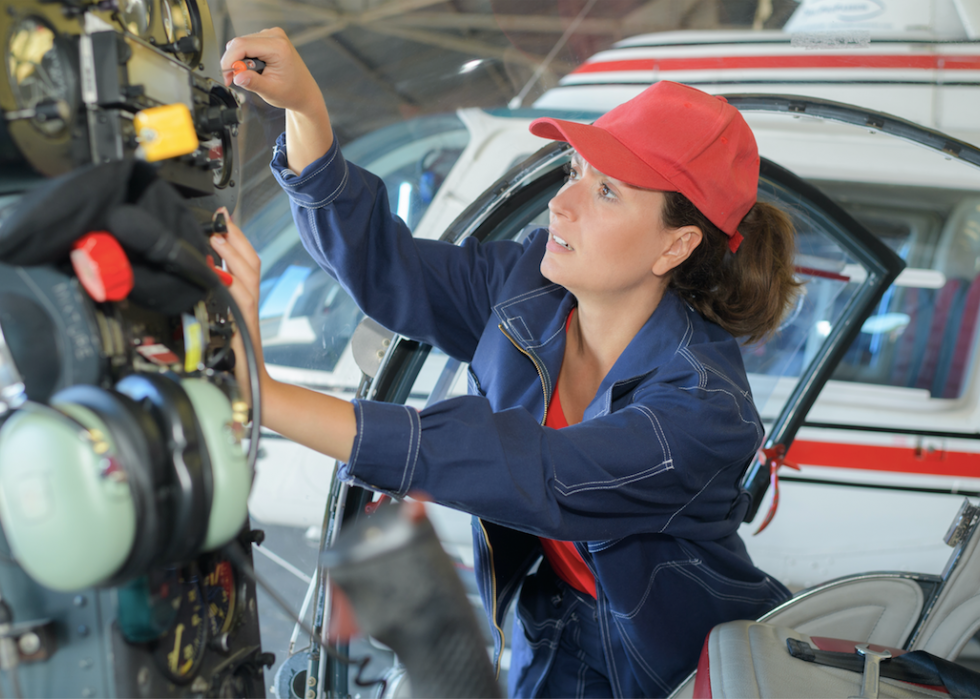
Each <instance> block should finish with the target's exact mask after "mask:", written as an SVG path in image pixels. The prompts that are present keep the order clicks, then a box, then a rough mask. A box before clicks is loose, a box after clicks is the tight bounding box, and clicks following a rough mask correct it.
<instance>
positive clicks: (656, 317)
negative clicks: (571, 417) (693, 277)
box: [494, 283, 694, 420]
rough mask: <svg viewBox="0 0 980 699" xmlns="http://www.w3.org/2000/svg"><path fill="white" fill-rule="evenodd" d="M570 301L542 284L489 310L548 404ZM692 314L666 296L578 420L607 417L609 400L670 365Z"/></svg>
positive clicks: (572, 299)
mask: <svg viewBox="0 0 980 699" xmlns="http://www.w3.org/2000/svg"><path fill="white" fill-rule="evenodd" d="M575 305H576V302H575V297H574V296H573V295H572V294H571V292H569V291H568V290H567V289H565V288H564V287H563V286H561V285H559V284H553V283H552V284H546V285H545V286H543V287H539V288H537V289H534V290H533V291H529V292H526V293H524V294H520V295H518V296H515V297H513V298H511V299H508V300H506V301H502V302H500V303H498V304H497V305H495V306H494V313H495V314H496V315H497V318H498V319H499V320H500V323H501V325H502V326H503V329H504V330H505V331H506V332H507V334H508V335H510V337H511V338H512V339H513V340H514V341H515V342H516V343H517V344H518V345H520V347H521V349H523V350H524V351H525V352H526V353H527V354H528V356H529V357H531V359H532V361H534V362H535V363H537V364H538V365H539V367H538V368H539V369H541V370H542V379H543V380H544V381H545V390H546V393H547V394H548V398H549V400H550V398H551V394H552V393H553V381H557V378H558V372H559V371H560V369H561V363H562V359H563V358H564V354H565V323H566V321H567V319H568V314H569V313H570V312H571V310H572V308H574V307H575ZM692 313H693V311H692V310H691V309H689V308H688V307H687V305H686V304H685V303H684V302H683V301H682V300H681V299H680V298H679V297H678V296H677V295H676V294H674V293H673V292H672V291H670V290H668V291H667V292H666V293H664V296H663V299H661V301H660V303H659V304H658V305H657V308H656V309H655V310H654V312H653V313H652V314H651V315H650V317H649V318H648V319H647V321H646V323H644V324H643V327H642V328H640V331H639V332H638V333H637V334H636V336H635V337H634V338H633V339H632V340H631V341H630V343H629V345H627V346H626V349H625V350H623V353H622V354H621V355H620V356H619V359H617V360H616V363H615V364H614V365H613V368H612V369H611V370H610V371H609V373H608V374H607V375H606V377H605V378H604V379H603V381H602V384H601V385H600V386H599V390H598V392H597V393H596V397H595V398H594V399H593V401H592V402H591V403H590V404H589V407H588V408H587V409H586V411H585V415H584V417H583V419H584V420H587V419H589V418H593V417H597V416H599V415H603V414H605V413H608V412H609V411H610V410H611V407H612V401H613V400H614V399H615V398H616V397H617V396H618V394H619V393H621V392H622V391H624V390H629V389H631V388H632V387H633V386H634V385H635V384H636V383H638V382H639V381H641V380H642V379H643V378H644V377H646V376H647V375H648V374H650V373H652V372H654V371H656V370H657V368H658V367H659V366H661V365H663V364H664V363H666V362H667V361H669V360H670V358H671V357H673V356H674V355H675V354H676V353H677V352H678V351H679V350H680V349H682V348H683V347H685V346H687V344H688V343H689V342H690V341H691V336H692V334H693V330H694V324H693V323H692V321H691V314H692Z"/></svg>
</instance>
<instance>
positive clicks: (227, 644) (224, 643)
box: [211, 633, 231, 653]
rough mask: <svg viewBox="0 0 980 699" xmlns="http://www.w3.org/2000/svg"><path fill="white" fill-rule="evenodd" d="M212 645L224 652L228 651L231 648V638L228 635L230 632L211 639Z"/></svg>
mask: <svg viewBox="0 0 980 699" xmlns="http://www.w3.org/2000/svg"><path fill="white" fill-rule="evenodd" d="M211 647H212V648H214V649H215V650H217V651H220V652H222V653H227V652H228V650H229V649H230V648H231V639H230V638H229V637H228V634H226V633H223V634H221V635H220V636H218V637H217V638H216V639H214V640H213V641H211Z"/></svg>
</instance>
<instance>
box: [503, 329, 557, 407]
mask: <svg viewBox="0 0 980 699" xmlns="http://www.w3.org/2000/svg"><path fill="white" fill-rule="evenodd" d="M497 327H498V328H500V332H502V333H503V334H504V337H506V338H507V339H508V340H510V343H511V344H512V345H514V347H516V348H517V351H518V352H520V353H521V354H523V355H524V356H525V357H527V358H528V359H530V360H531V364H533V365H534V368H535V369H536V370H537V372H538V378H539V379H541V391H542V393H544V414H543V415H542V416H541V424H542V425H543V424H545V423H546V422H547V421H548V389H547V388H546V386H545V383H544V372H543V371H541V366H540V365H539V364H538V362H537V360H535V358H534V357H532V356H531V353H530V352H528V351H527V350H526V349H524V348H523V347H521V346H520V345H519V344H517V342H516V341H515V340H514V338H512V337H511V336H510V333H508V332H507V331H506V330H504V324H503V323H500V324H499V325H497Z"/></svg>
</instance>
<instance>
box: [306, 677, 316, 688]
mask: <svg viewBox="0 0 980 699" xmlns="http://www.w3.org/2000/svg"><path fill="white" fill-rule="evenodd" d="M306 686H307V687H316V677H308V678H307V679H306Z"/></svg>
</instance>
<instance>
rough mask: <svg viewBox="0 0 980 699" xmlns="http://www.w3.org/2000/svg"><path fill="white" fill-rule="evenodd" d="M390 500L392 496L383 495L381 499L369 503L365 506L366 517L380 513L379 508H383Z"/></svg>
mask: <svg viewBox="0 0 980 699" xmlns="http://www.w3.org/2000/svg"><path fill="white" fill-rule="evenodd" d="M389 500H391V496H390V495H382V496H381V497H379V498H378V499H377V500H375V501H374V502H369V503H368V504H367V505H365V506H364V514H366V515H373V514H374V513H375V512H377V511H378V508H379V507H381V506H382V505H384V504H385V503H386V502H388V501H389Z"/></svg>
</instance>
